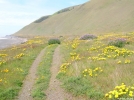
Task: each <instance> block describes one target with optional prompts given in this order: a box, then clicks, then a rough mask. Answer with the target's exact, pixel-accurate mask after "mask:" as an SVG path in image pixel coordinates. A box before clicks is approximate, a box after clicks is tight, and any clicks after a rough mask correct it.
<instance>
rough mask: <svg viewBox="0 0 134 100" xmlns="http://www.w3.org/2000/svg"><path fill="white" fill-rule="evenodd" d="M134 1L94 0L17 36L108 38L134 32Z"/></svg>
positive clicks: (60, 13) (68, 9)
mask: <svg viewBox="0 0 134 100" xmlns="http://www.w3.org/2000/svg"><path fill="white" fill-rule="evenodd" d="M133 4H134V0H90V1H89V2H87V3H85V4H83V5H79V6H76V7H74V8H73V9H72V7H71V8H67V9H63V10H61V11H59V12H58V13H59V14H53V15H52V16H51V17H49V18H47V19H45V21H42V20H41V21H42V22H40V21H39V22H40V23H38V24H37V23H31V24H30V25H28V26H26V27H24V28H23V29H22V30H20V31H18V32H17V33H15V34H14V35H17V36H24V35H25V36H27V35H72V34H75V35H76V34H87V33H92V34H104V33H109V32H115V33H116V32H132V31H134V18H133V17H134V10H133V9H134V6H133Z"/></svg>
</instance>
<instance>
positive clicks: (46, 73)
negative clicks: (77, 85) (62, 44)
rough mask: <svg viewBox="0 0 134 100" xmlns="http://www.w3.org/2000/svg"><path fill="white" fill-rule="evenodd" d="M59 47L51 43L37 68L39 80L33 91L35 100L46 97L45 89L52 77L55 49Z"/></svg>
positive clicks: (42, 99) (41, 99)
mask: <svg viewBox="0 0 134 100" xmlns="http://www.w3.org/2000/svg"><path fill="white" fill-rule="evenodd" d="M56 47H57V45H56V44H54V45H49V46H48V47H47V48H46V50H45V55H44V57H43V59H42V61H41V63H40V65H39V66H38V70H37V77H38V78H37V80H36V83H35V85H34V89H33V91H32V96H33V97H34V100H44V99H45V98H46V95H45V90H46V89H47V88H48V85H49V80H50V77H51V72H50V67H51V63H52V58H53V54H54V50H55V48H56Z"/></svg>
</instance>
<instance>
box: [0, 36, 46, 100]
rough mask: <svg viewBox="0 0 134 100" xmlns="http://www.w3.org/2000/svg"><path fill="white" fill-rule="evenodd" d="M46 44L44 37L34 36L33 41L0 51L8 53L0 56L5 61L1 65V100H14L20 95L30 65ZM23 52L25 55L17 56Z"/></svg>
mask: <svg viewBox="0 0 134 100" xmlns="http://www.w3.org/2000/svg"><path fill="white" fill-rule="evenodd" d="M39 41H40V42H39ZM35 42H36V43H35ZM46 45H47V43H46V42H45V39H44V38H34V39H33V41H31V42H30V41H28V42H26V43H24V44H21V45H18V46H15V47H12V48H7V49H3V50H1V51H0V54H7V56H6V57H0V62H2V61H5V63H4V64H2V65H0V80H1V81H0V100H13V99H14V98H15V97H16V96H17V95H18V92H19V91H20V89H21V88H22V84H23V80H24V78H25V76H26V75H27V74H28V71H29V68H30V66H31V65H32V63H33V61H34V60H35V58H36V56H37V55H38V54H39V52H40V51H41V50H42V49H43V48H44V47H45V46H46ZM21 53H23V54H24V56H22V57H18V58H16V55H21Z"/></svg>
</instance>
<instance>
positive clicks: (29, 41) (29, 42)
mask: <svg viewBox="0 0 134 100" xmlns="http://www.w3.org/2000/svg"><path fill="white" fill-rule="evenodd" d="M26 43H27V44H34V43H35V44H42V43H43V42H42V40H28V41H27V42H26Z"/></svg>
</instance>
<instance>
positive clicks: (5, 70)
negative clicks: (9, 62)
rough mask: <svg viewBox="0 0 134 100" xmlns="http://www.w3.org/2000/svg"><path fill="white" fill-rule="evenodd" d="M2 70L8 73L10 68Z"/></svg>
mask: <svg viewBox="0 0 134 100" xmlns="http://www.w3.org/2000/svg"><path fill="white" fill-rule="evenodd" d="M1 72H4V73H8V72H9V70H8V69H4V70H2V71H1Z"/></svg>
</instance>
